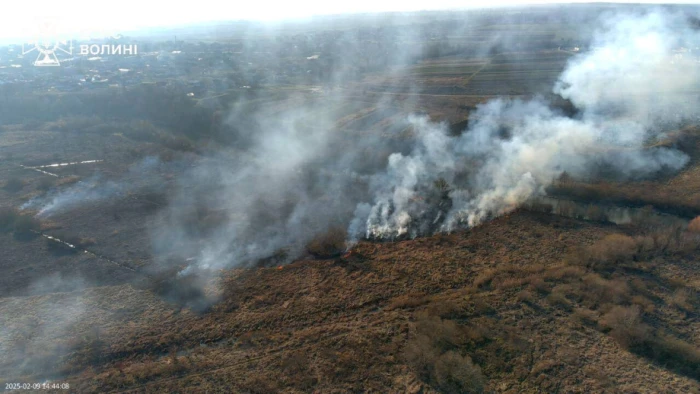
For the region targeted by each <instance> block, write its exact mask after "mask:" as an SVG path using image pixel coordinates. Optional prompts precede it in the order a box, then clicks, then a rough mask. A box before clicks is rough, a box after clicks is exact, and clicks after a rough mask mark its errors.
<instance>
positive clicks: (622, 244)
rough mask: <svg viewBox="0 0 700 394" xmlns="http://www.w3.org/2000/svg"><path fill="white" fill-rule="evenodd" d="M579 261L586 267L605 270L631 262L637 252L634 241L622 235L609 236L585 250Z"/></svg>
mask: <svg viewBox="0 0 700 394" xmlns="http://www.w3.org/2000/svg"><path fill="white" fill-rule="evenodd" d="M583 252H584V253H585V255H584V256H583V258H582V259H580V261H581V262H582V263H584V264H586V265H588V266H591V267H595V268H601V269H607V268H612V267H614V266H615V265H616V264H618V263H622V262H626V261H629V260H631V259H632V258H633V257H634V255H635V253H636V252H637V243H636V242H635V240H634V239H633V238H632V237H630V236H627V235H624V234H610V235H607V236H605V237H604V238H603V239H601V240H599V241H598V242H596V243H594V244H593V245H591V246H589V247H588V248H586V249H585V250H584V251H583Z"/></svg>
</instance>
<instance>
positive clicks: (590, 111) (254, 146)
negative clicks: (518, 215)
mask: <svg viewBox="0 0 700 394" xmlns="http://www.w3.org/2000/svg"><path fill="white" fill-rule="evenodd" d="M697 43H698V35H697V33H696V32H695V31H693V30H692V29H691V28H690V27H688V24H687V22H686V20H685V19H684V17H683V16H677V15H668V14H665V13H663V12H660V11H659V12H647V13H645V14H640V15H625V16H619V15H617V16H608V17H605V18H604V19H603V21H602V24H601V28H600V29H599V31H598V32H597V33H596V35H595V38H594V39H593V42H592V45H591V48H590V50H586V51H583V53H582V54H580V55H577V56H574V57H573V58H572V60H571V61H570V63H569V64H568V66H567V68H566V70H565V71H564V72H563V73H562V75H561V76H560V78H559V81H558V82H557V83H556V85H555V86H553V92H554V93H555V94H558V95H560V96H561V97H563V98H566V99H569V100H570V101H571V102H572V103H573V104H574V105H575V106H576V108H577V110H578V114H577V115H575V116H574V117H571V116H567V115H565V114H563V113H562V112H561V111H559V110H557V109H556V108H553V107H552V106H550V105H549V103H548V102H547V101H546V100H545V99H542V98H535V99H530V100H507V99H497V100H493V101H491V102H488V103H485V104H483V105H480V106H479V107H478V109H477V110H476V111H475V113H473V114H472V116H471V119H472V120H471V121H470V124H469V126H468V128H467V129H466V130H464V131H463V132H462V133H461V134H460V135H458V136H453V135H451V134H450V133H449V132H448V127H447V125H446V124H444V123H434V121H432V120H430V119H428V118H427V117H424V116H416V115H408V114H406V115H405V116H401V114H402V113H404V109H405V106H404V107H401V106H400V105H398V104H397V103H396V102H395V101H393V100H392V99H391V98H388V97H382V98H381V99H379V101H378V103H377V106H376V107H377V108H376V111H378V112H377V113H379V112H381V111H394V112H393V114H394V118H393V119H394V120H395V122H396V126H397V127H396V128H392V130H394V131H392V132H391V133H388V135H385V136H379V135H372V134H371V133H363V132H361V130H363V127H358V128H357V129H353V128H346V129H344V130H343V132H340V131H339V129H338V124H339V123H343V124H344V125H347V124H348V123H351V122H352V120H347V119H345V120H343V121H342V122H336V120H337V119H341V118H343V116H344V115H345V114H347V113H353V111H350V110H349V109H351V108H350V107H351V106H350V104H349V103H346V102H345V101H344V99H343V96H342V94H341V93H337V94H336V93H332V92H331V93H327V96H326V97H325V98H323V99H321V100H312V101H309V102H302V103H300V104H298V105H293V106H289V107H284V106H281V107H275V105H270V107H269V108H266V109H264V110H263V109H260V110H256V111H253V112H254V113H250V114H246V113H245V111H241V110H240V108H239V109H238V110H234V111H232V114H234V115H233V116H232V118H231V122H236V123H240V124H243V125H245V130H244V132H243V135H244V137H245V138H243V140H245V141H246V144H245V146H244V147H243V148H241V149H239V150H238V151H233V152H223V153H219V154H217V155H216V156H215V157H213V158H209V159H207V160H204V161H202V162H201V163H200V164H199V165H198V166H197V167H196V168H195V169H193V171H192V172H191V173H189V174H188V175H187V176H185V177H184V178H183V179H182V185H181V187H180V190H181V192H180V194H179V196H178V197H177V198H176V199H175V200H174V202H173V204H172V205H171V208H170V209H169V210H168V211H167V212H166V213H165V214H164V215H163V216H162V217H161V218H160V220H159V223H158V225H157V226H155V227H154V248H155V251H156V254H157V255H158V256H160V257H161V258H162V259H163V260H167V259H168V258H169V257H173V256H179V257H181V258H187V260H188V261H190V262H194V263H193V264H191V266H190V269H192V268H205V269H212V268H222V267H229V266H232V265H242V264H248V263H254V262H255V261H256V260H259V259H263V258H267V257H270V256H273V255H275V256H278V257H279V259H281V260H285V259H286V260H290V259H292V258H294V257H296V256H298V255H299V253H302V252H303V250H304V245H305V244H306V243H307V242H309V240H310V239H312V238H313V237H314V236H315V235H317V234H319V233H323V232H324V231H327V230H328V229H329V228H331V227H335V226H341V227H343V228H346V229H347V231H348V241H349V242H350V243H352V242H354V241H356V240H357V239H360V238H365V237H367V238H382V239H395V238H399V237H414V236H418V235H421V234H430V233H432V232H435V231H450V230H453V229H456V228H460V227H470V226H475V225H477V224H479V223H480V222H482V221H483V220H486V219H488V218H490V217H493V216H497V215H500V214H503V213H506V212H508V211H511V210H513V209H515V208H517V207H518V206H519V205H521V204H523V203H525V202H526V201H527V200H528V199H531V198H533V197H535V196H541V195H543V194H544V193H545V188H546V187H547V186H548V185H550V184H551V183H552V182H553V181H554V180H555V179H557V178H558V177H560V176H561V175H562V174H563V173H564V172H567V173H569V174H571V175H572V176H574V177H578V178H593V177H595V176H596V174H598V173H599V172H600V171H601V169H604V170H605V171H606V172H609V173H613V174H614V176H616V177H619V178H622V179H637V178H642V177H646V176H651V175H654V174H655V173H658V172H659V171H661V170H678V169H680V168H682V167H683V166H684V165H685V164H686V163H687V162H688V160H689V158H688V157H687V156H686V155H685V154H684V153H682V152H680V151H676V150H673V149H668V148H662V147H647V146H650V142H653V141H654V140H656V139H658V138H660V137H661V136H662V134H663V133H662V130H665V129H666V128H668V127H669V125H675V124H678V123H679V122H682V121H684V120H687V119H689V118H690V117H691V116H692V115H693V108H694V106H695V105H697V97H694V96H691V95H688V94H686V93H687V92H688V91H689V90H690V88H695V87H697V86H698V82H699V81H700V78H699V75H698V72H697V71H696V67H694V65H693V64H692V63H693V62H692V60H691V59H690V58H688V56H685V57H680V56H678V54H677V53H676V52H675V50H676V49H677V48H679V47H680V46H686V47H693V48H695V45H697ZM397 108H399V109H397ZM344 111H347V112H344ZM399 116H400V118H399ZM348 130H350V131H348Z"/></svg>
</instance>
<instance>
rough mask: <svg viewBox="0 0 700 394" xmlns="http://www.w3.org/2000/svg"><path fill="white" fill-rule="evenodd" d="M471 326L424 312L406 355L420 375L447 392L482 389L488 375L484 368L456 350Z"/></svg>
mask: <svg viewBox="0 0 700 394" xmlns="http://www.w3.org/2000/svg"><path fill="white" fill-rule="evenodd" d="M469 332H470V330H468V329H466V328H464V327H462V326H458V325H457V324H456V323H455V322H453V321H451V320H442V319H440V318H438V317H435V316H432V317H429V316H423V317H421V318H420V319H419V320H418V321H417V322H416V323H415V325H414V333H413V335H412V338H411V339H410V340H409V342H408V344H407V345H406V349H405V352H404V356H405V358H406V361H407V362H408V364H409V365H410V366H411V367H413V368H414V370H415V371H416V372H417V373H418V375H419V376H420V377H421V379H424V380H425V381H426V382H428V383H429V384H431V385H433V386H434V387H435V388H437V389H439V390H440V391H442V392H446V393H480V392H483V390H484V384H485V378H484V375H483V374H482V373H481V368H479V366H477V365H475V364H474V363H473V362H472V359H471V358H470V357H469V356H468V355H465V356H462V355H460V354H459V353H458V352H457V347H458V346H460V345H462V344H464V343H466V341H467V340H468V337H469Z"/></svg>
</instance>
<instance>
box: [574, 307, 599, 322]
mask: <svg viewBox="0 0 700 394" xmlns="http://www.w3.org/2000/svg"><path fill="white" fill-rule="evenodd" d="M572 318H573V319H574V320H576V321H578V322H579V323H581V324H585V325H589V326H592V325H595V324H596V323H597V322H598V313H596V312H595V311H592V310H590V309H586V308H576V309H574V313H573V315H572Z"/></svg>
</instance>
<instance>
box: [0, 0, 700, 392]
mask: <svg viewBox="0 0 700 394" xmlns="http://www.w3.org/2000/svg"><path fill="white" fill-rule="evenodd" d="M607 9H608V6H601V10H607ZM578 10H580V11H581V12H582V15H584V16H581V18H582V19H577V22H576V23H577V25H576V27H573V25H572V24H570V23H568V22H566V21H565V19H566V18H558V17H557V18H555V17H552V18H551V20H550V14H549V13H553V15H558V14H556V12H558V11H556V12H555V11H546V12H544V11H543V14H542V15H540V14H539V13H537V12H534V11H533V12H529V11H528V12H526V11H523V10H520V11H513V12H512V13H508V14H507V15H505V16H503V15H495V14H491V13H483V14H482V13H480V14H477V15H478V16H475V17H474V19H473V20H472V21H471V22H469V23H466V22H463V21H461V20H459V18H458V17H461V16H459V15H458V16H454V15H447V16H445V15H443V14H440V13H437V14H431V13H426V14H421V15H422V17H421V18H425V19H416V20H414V19H410V18H409V17H408V16H393V17H392V18H397V19H396V20H398V21H400V22H401V23H397V24H396V25H391V24H387V27H386V29H385V28H384V26H383V25H382V24H379V25H378V26H379V27H376V26H375V27H372V26H374V25H376V24H378V23H379V22H378V20H371V19H368V20H364V19H362V18H360V19H359V21H347V20H345V19H343V18H342V17H337V19H332V18H331V19H330V21H326V22H324V21H323V20H322V21H319V22H316V23H318V25H315V26H316V27H315V28H314V29H312V28H311V27H308V26H306V25H303V24H300V25H298V26H295V25H290V26H284V27H280V31H274V29H272V28H270V30H264V29H263V30H255V29H252V30H251V31H246V30H241V31H242V32H243V33H241V31H238V30H236V29H239V28H240V26H238V27H236V26H234V27H231V26H229V27H227V26H224V25H222V26H218V27H217V28H216V31H217V32H218V33H217V34H220V35H221V36H220V37H216V39H215V38H214V36H211V35H207V34H204V33H201V32H198V33H196V34H195V33H192V36H190V37H189V38H186V39H183V40H184V41H183V42H188V43H190V44H192V45H194V44H193V43H195V42H197V41H200V38H201V42H205V43H208V45H211V46H212V48H213V49H211V52H213V53H215V54H216V53H220V52H222V50H221V48H220V47H219V45H220V44H221V43H226V45H231V46H232V48H234V49H240V51H236V53H235V56H234V58H236V62H234V61H233V60H231V59H230V58H223V60H221V59H219V60H221V61H215V60H212V59H217V58H216V57H212V58H208V57H207V56H208V55H207V54H208V53H209V52H206V51H202V52H201V53H200V52H193V53H196V56H195V57H194V59H196V61H195V60H193V59H189V60H187V59H185V60H181V59H176V60H173V64H175V65H176V66H173V68H177V69H178V70H180V69H182V70H184V69H187V70H189V71H188V73H189V74H186V75H185V76H182V75H180V76H177V77H173V76H170V73H166V74H167V78H165V77H164V78H162V79H158V78H156V77H152V76H151V77H149V78H154V81H152V83H151V82H148V83H139V84H135V85H133V86H125V85H122V86H120V87H118V88H94V89H92V88H91V89H86V90H84V91H77V92H74V91H66V92H58V93H56V92H48V93H47V92H38V93H37V92H33V91H30V92H29V93H26V92H24V93H23V92H22V90H21V89H20V88H17V87H12V89H16V91H15V90H3V88H2V86H3V85H1V84H0V246H1V247H0V384H3V383H12V382H47V381H48V382H61V383H69V384H70V388H71V389H70V391H71V392H80V393H82V392H86V393H87V392H100V393H112V392H115V393H116V392H121V393H142V392H152V393H156V392H172V393H179V392H187V393H189V392H195V393H200V392H201V393H211V392H222V393H277V392H285V393H306V392H322V393H326V392H328V393H331V392H332V393H344V392H409V393H471V392H473V393H484V392H486V393H521V392H525V393H556V392H566V393H608V392H611V393H628V392H639V393H660V392H668V393H700V315H698V307H699V306H700V267H699V266H698V261H700V126H698V121H700V119H698V118H697V116H695V115H694V113H693V116H692V117H690V116H686V117H681V116H680V115H678V116H676V117H675V118H673V119H672V121H668V122H665V123H662V122H660V123H659V124H656V123H654V122H652V121H649V123H639V124H637V123H635V122H636V121H639V122H642V121H641V120H639V119H636V118H634V116H633V115H638V114H639V113H637V112H631V113H632V114H633V115H629V114H627V113H626V112H624V111H625V110H626V109H628V107H627V106H626V104H627V101H629V103H630V104H629V108H633V109H637V107H635V105H636V104H637V103H638V102H643V104H644V106H646V105H648V106H649V107H648V108H649V109H650V111H651V109H653V104H656V101H659V102H662V101H663V102H665V101H666V100H667V99H668V101H669V102H672V103H673V102H674V101H673V100H678V101H679V102H683V103H692V100H693V97H695V96H696V93H693V92H697V91H700V83H697V84H686V85H683V86H680V87H678V89H669V90H671V91H669V92H665V91H659V92H656V93H655V94H653V95H651V96H647V95H645V92H640V91H636V90H635V89H636V88H635V89H630V91H623V90H620V92H619V93H620V94H619V95H612V96H613V99H610V97H608V96H604V95H602V93H601V95H602V96H604V97H603V98H604V99H606V100H611V101H612V102H614V103H617V102H616V101H615V100H617V99H619V98H620V97H622V99H621V100H623V101H624V103H623V104H625V105H622V104H621V105H618V106H615V105H609V104H608V102H607V101H604V100H603V99H600V100H598V98H599V96H596V95H595V94H592V95H593V97H594V98H595V100H592V99H591V100H589V101H590V102H593V104H590V103H589V102H587V104H586V105H588V106H589V107H593V109H592V110H591V109H590V108H589V107H586V105H579V106H576V105H575V103H574V102H575V101H576V98H577V97H578V98H580V97H579V96H575V94H574V95H573V96H572V97H573V98H571V99H570V98H564V97H560V96H556V95H555V94H553V93H552V90H553V85H554V84H555V83H556V82H557V81H558V80H560V78H562V77H561V75H562V72H563V71H564V70H569V67H570V66H571V64H572V60H573V59H580V57H579V56H580V55H581V53H584V52H585V50H586V49H588V48H586V47H585V46H584V45H583V44H580V43H584V44H585V43H587V41H586V40H589V39H590V35H591V34H592V33H591V32H590V31H589V30H591V29H592V27H590V26H588V25H587V23H588V21H589V19H587V18H590V19H591V20H592V19H593V17H594V16H595V17H597V14H598V12H599V11H600V12H602V11H601V10H599V11H595V12H593V11H589V13H586V12H584V11H585V10H587V9H586V8H580V9H578ZM585 15H588V16H585ZM387 18H389V17H387ZM405 18H409V19H405ZM431 18H432V19H431ZM441 18H442V19H441ZM698 20H700V19H698ZM419 22H420V23H419ZM472 22H473V23H472ZM392 23H393V22H392ZM365 24H366V25H365ZM414 25H415V26H417V27H415V28H412V26H414ZM319 26H320V27H319ZM358 26H360V27H358ZM362 26H370V27H367V28H366V30H363V29H365V27H362ZM634 26H636V25H634ZM375 28H376V30H373V29H375ZM183 29H184V30H183V31H187V29H185V28H183ZM227 29H232V30H231V31H233V30H236V34H238V35H236V34H234V33H231V31H229V30H227ZM240 29H242V28H240ZM392 29H396V31H395V32H394V30H392ZM224 32H226V33H225V34H224ZM314 32H316V33H314ZM154 34H155V33H154ZM158 34H160V33H158ZM210 34H213V33H210ZM314 34H317V35H314ZM277 35H279V36H277ZM241 37H243V38H241ZM290 37H291V38H290ZM329 37H330V38H329ZM387 37H388V38H387ZM353 40H355V41H356V42H355V41H353ZM253 42H254V43H255V45H253V44H250V43H253ZM664 42H665V41H664ZM358 43H360V44H361V45H360V44H358ZM248 44H250V45H248ZM153 45H154V46H155V44H153ZM579 45H581V48H579ZM198 48H199V47H198ZM229 49H231V48H229V47H227V50H229ZM673 53H675V52H673ZM171 55H172V54H171ZM317 55H318V56H317ZM217 56H218V55H217ZM314 56H316V57H314ZM200 57H201V59H200ZM647 58H650V59H652V58H653V56H648V57H647ZM270 59H273V60H274V61H271V60H270ZM644 59H646V58H643V59H642V60H644ZM674 59H675V58H674ZM239 60H240V62H239ZM667 60H668V56H666V57H664V58H663V62H661V63H663V66H659V67H655V68H653V70H654V71H655V73H651V75H653V76H655V77H659V78H662V77H663V80H664V81H667V82H668V85H669V86H672V87H674V86H675V84H676V82H678V81H683V80H684V78H685V77H687V75H685V74H683V73H676V72H674V70H676V68H674V67H676V66H670V65H668V64H667V63H668V62H667ZM149 61H151V60H149ZM178 62H181V63H178ZM200 62H201V63H208V64H210V66H209V68H207V66H200ZM151 64H153V65H154V66H153V67H152V68H156V66H155V65H156V64H157V63H156V62H155V61H153V62H152V63H151ZM164 64H170V63H165V60H163V63H160V65H159V66H158V67H160V66H163V67H164V68H167V67H166V66H164ZM171 65H172V64H171ZM149 67H151V66H149ZM611 68H612V69H615V70H617V69H616V68H615V67H611ZM621 69H624V67H622V68H621ZM638 69H640V70H642V71H640V74H644V73H643V71H645V69H644V68H643V67H641V66H640V67H638ZM339 70H340V71H339ZM579 71H580V70H579ZM584 71H586V70H584ZM686 74H692V73H690V72H688V73H686ZM153 75H156V76H157V75H158V74H153ZM644 75H645V76H646V74H644ZM596 76H597V74H596V75H593V77H591V75H589V74H585V73H584V77H585V78H581V80H583V81H585V83H583V85H585V87H588V85H589V83H588V82H589V80H595V78H594V77H596ZM623 77H624V75H623V76H617V78H613V79H614V80H615V81H618V80H623V79H624V78H623ZM207 79H210V80H208V81H207ZM214 79H217V80H219V82H221V83H222V86H218V87H212V86H213V85H211V86H204V85H206V84H207V83H212V84H213V82H212V80H214ZM193 81H194V82H193ZM222 81H223V82H222ZM205 82H206V83H205ZM574 82H579V80H576V81H574ZM623 82H624V81H623ZM635 82H636V80H635ZM579 83H580V82H579ZM616 83H617V82H616ZM620 84H621V85H623V84H622V82H620ZM602 85H603V86H604V84H602ZM642 85H643V86H642ZM679 85H682V84H679ZM193 86H194V88H193ZM202 86H204V87H202ZM625 86H627V87H629V86H630V85H629V84H628V85H625ZM634 86H642V87H644V88H646V85H644V84H636V85H634ZM197 87H201V89H200V90H196V89H195V88H197ZM8 89H9V88H8ZM621 89H622V88H621ZM193 91H196V92H197V93H196V94H195V93H194V92H193ZM594 93H600V92H594ZM646 93H648V92H646ZM640 97H641V98H640ZM669 97H671V98H672V99H673V100H671V99H669ZM679 97H680V99H679ZM584 98H585V99H589V97H588V96H584ZM625 100H626V101H625ZM584 101H585V100H584ZM598 101H600V102H601V103H603V104H604V105H603V106H604V108H599V107H595V106H596V105H598ZM494 108H495V109H494ZM644 109H645V110H646V109H647V107H644ZM672 109H673V110H674V111H675V110H678V111H681V110H682V109H677V108H675V107H674V108H672ZM36 114H40V115H36ZM618 115H619V117H615V116H618ZM654 115H658V116H659V117H661V118H663V117H664V116H666V113H662V112H661V111H659V113H654ZM606 116H610V117H611V119H612V121H609V118H607V117H606ZM650 117H651V116H650ZM640 118H641V117H640ZM677 119H680V120H677ZM598 128H600V130H603V131H604V132H601V133H600V134H597V131H599V129H598ZM647 128H648V129H650V130H646V129H647ZM630 130H632V131H630ZM640 130H641V131H640ZM614 133H619V134H620V135H624V136H625V137H626V139H625V138H621V139H623V140H624V144H623V143H621V144H619V145H615V144H613V143H611V142H610V141H609V140H608V139H606V138H607V137H609V135H610V134H614ZM645 133H647V134H645ZM647 137H648V138H647ZM612 139H614V138H612ZM637 140H641V142H640V143H636V142H637ZM630 163H632V164H630ZM639 163H642V164H641V165H640V164H639ZM635 165H636V166H635ZM626 166H629V168H632V169H631V170H629V171H627V172H626V170H627V168H628V167H626ZM652 167H653V169H649V168H652ZM562 168H565V169H567V170H566V171H564V170H562ZM426 174H427V175H426ZM630 174H632V175H630ZM628 175H629V176H628ZM458 204H462V205H461V206H460V205H458ZM465 207H466V208H465ZM458 208H464V210H462V211H460V210H459V209H458ZM397 212H399V213H405V215H404V216H401V215H395V214H396V213H397ZM465 212H466V214H471V215H472V216H469V215H465V216H460V214H464V213H465ZM362 215H365V216H362ZM371 215H376V216H371ZM395 216H396V217H395ZM376 217H379V218H380V219H386V220H385V221H384V222H381V221H380V222H379V224H376V223H371V221H370V219H376ZM387 218H388V219H387ZM448 218H449V219H450V220H452V219H454V222H452V221H450V222H448ZM453 224H454V226H453ZM363 226H364V227H363ZM357 228H359V230H358V229H357ZM387 229H388V230H387ZM385 230H386V231H385ZM353 231H354V232H353ZM382 231H385V232H382ZM392 231H394V232H392ZM4 386H5V385H2V386H0V387H4ZM49 391H50V390H49ZM55 391H56V392H58V390H55Z"/></svg>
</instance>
